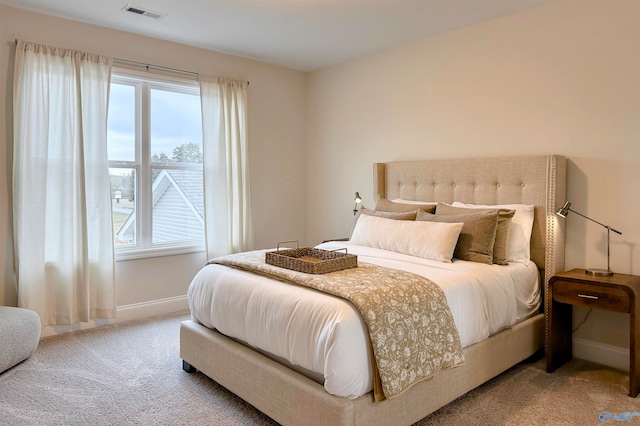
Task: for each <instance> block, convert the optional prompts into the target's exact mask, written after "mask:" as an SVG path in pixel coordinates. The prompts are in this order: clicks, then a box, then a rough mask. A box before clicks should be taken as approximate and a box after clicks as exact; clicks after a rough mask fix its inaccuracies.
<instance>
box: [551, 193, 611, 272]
mask: <svg viewBox="0 0 640 426" xmlns="http://www.w3.org/2000/svg"><path fill="white" fill-rule="evenodd" d="M569 212H573V213H575V214H577V215H578V216H582V217H584V218H585V219H589V220H590V221H591V222H595V223H597V224H598V225H600V226H603V227H605V228H606V229H607V269H597V268H587V269H585V270H584V271H585V272H586V273H587V274H591V275H596V276H609V275H613V271H612V270H611V263H610V260H611V255H610V247H611V244H610V237H611V231H613V232H615V233H616V234H618V235H622V232H620V231H618V230H616V229H613V228H612V227H610V226H608V225H605V224H603V223H600V222H598V221H597V220H593V219H591V218H590V217H587V216H585V215H583V214H582V213H578V212H577V211H575V210H573V209H572V208H571V203H570V202H569V201H567V202H565V203H564V205H563V206H562V207H560V208H559V209H558V211H557V212H556V214H557V215H558V216H560V217H567V214H569Z"/></svg>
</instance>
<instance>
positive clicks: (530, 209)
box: [451, 201, 535, 265]
mask: <svg viewBox="0 0 640 426" xmlns="http://www.w3.org/2000/svg"><path fill="white" fill-rule="evenodd" d="M451 205H452V206H454V207H466V208H472V209H509V210H515V213H514V215H513V218H512V219H511V227H510V228H509V242H508V244H507V260H508V261H509V262H515V263H524V264H525V265H528V264H529V260H530V259H531V230H532V229H533V217H534V211H535V207H534V206H533V205H527V204H496V205H483V204H465V203H460V202H458V201H456V202H454V203H452V204H451Z"/></svg>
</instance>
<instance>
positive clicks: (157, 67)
mask: <svg viewBox="0 0 640 426" xmlns="http://www.w3.org/2000/svg"><path fill="white" fill-rule="evenodd" d="M14 42H15V44H18V39H17V38H16V39H15V40H14ZM113 62H114V63H118V64H120V65H129V66H134V67H141V68H146V69H147V70H149V69H154V70H158V71H167V72H172V73H175V74H184V75H190V76H192V77H194V78H195V79H196V80H198V79H199V78H200V74H199V73H197V72H193V71H185V70H181V69H177V68H169V67H163V66H161V65H152V64H145V63H143V62H137V61H130V60H128V59H119V58H113ZM247 84H249V82H248V81H247Z"/></svg>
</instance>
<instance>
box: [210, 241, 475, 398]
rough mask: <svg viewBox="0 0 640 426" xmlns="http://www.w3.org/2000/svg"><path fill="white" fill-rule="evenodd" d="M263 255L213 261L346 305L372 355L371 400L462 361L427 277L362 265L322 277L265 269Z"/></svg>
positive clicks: (440, 295) (442, 302) (443, 303)
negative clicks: (360, 323)
mask: <svg viewBox="0 0 640 426" xmlns="http://www.w3.org/2000/svg"><path fill="white" fill-rule="evenodd" d="M266 252H267V251H266V250H256V251H250V252H244V253H237V254H231V255H227V256H221V257H217V258H215V259H212V260H210V261H209V262H208V263H216V264H221V265H226V266H230V267H235V268H239V269H243V270H247V271H251V272H254V273H258V274H262V275H266V276H268V277H271V278H275V279H278V280H281V281H285V282H288V283H291V284H296V285H302V286H305V287H310V288H313V289H316V290H320V291H322V292H325V293H328V294H331V295H334V296H338V297H341V298H343V299H346V300H348V301H350V302H351V303H352V304H353V305H355V306H356V308H357V309H358V310H359V311H360V314H361V315H362V318H363V319H364V321H365V323H366V325H367V327H368V331H369V337H370V340H371V347H372V350H373V355H374V356H373V358H374V360H375V362H374V363H372V364H373V369H374V371H373V376H372V377H373V378H374V398H375V400H376V401H381V400H383V399H386V398H393V397H394V396H397V395H399V394H400V393H402V392H403V391H404V390H406V389H408V388H409V387H410V386H412V385H414V384H416V383H418V382H420V381H423V380H426V379H429V378H430V377H432V376H433V375H434V374H436V373H437V372H439V371H442V370H445V369H447V368H451V367H455V366H457V365H459V364H461V363H463V362H464V355H463V353H462V345H461V344H460V338H459V336H458V330H457V329H456V326H455V324H454V321H453V316H452V315H451V311H450V309H449V305H448V304H447V300H446V297H445V295H444V292H443V291H442V289H441V288H440V287H438V286H437V285H436V284H434V283H433V282H432V281H430V280H429V279H427V278H424V277H421V276H419V275H416V274H413V273H410V272H405V271H400V270H396V269H391V268H385V267H382V266H377V265H372V264H368V263H362V262H361V263H359V266H358V267H356V268H351V269H345V270H342V271H337V272H331V273H328V274H319V275H313V274H305V273H302V272H296V271H292V270H289V269H285V268H280V267H277V266H273V265H269V264H267V263H266V262H265V253H266Z"/></svg>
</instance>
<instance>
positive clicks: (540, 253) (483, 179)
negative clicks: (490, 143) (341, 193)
mask: <svg viewBox="0 0 640 426" xmlns="http://www.w3.org/2000/svg"><path fill="white" fill-rule="evenodd" d="M566 170H567V165H566V158H565V157H564V156H560V155H548V156H524V157H496V158H490V157H489V158H469V159H450V160H422V161H393V162H389V163H375V164H374V166H373V181H374V182H373V199H374V200H378V199H379V198H387V199H389V200H393V199H397V198H401V199H405V200H416V201H439V202H444V203H452V202H454V201H460V202H463V203H473V204H533V205H534V206H535V213H534V216H535V218H534V222H533V230H532V235H531V259H532V260H533V261H534V262H535V263H536V265H537V266H538V268H540V269H541V275H542V277H544V287H545V289H546V284H547V283H548V281H549V278H550V277H551V276H552V275H553V274H554V273H555V272H557V271H560V270H562V269H563V268H564V221H560V220H558V218H557V216H556V215H555V211H556V209H557V208H558V207H559V206H562V204H563V203H564V202H565V197H566Z"/></svg>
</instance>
